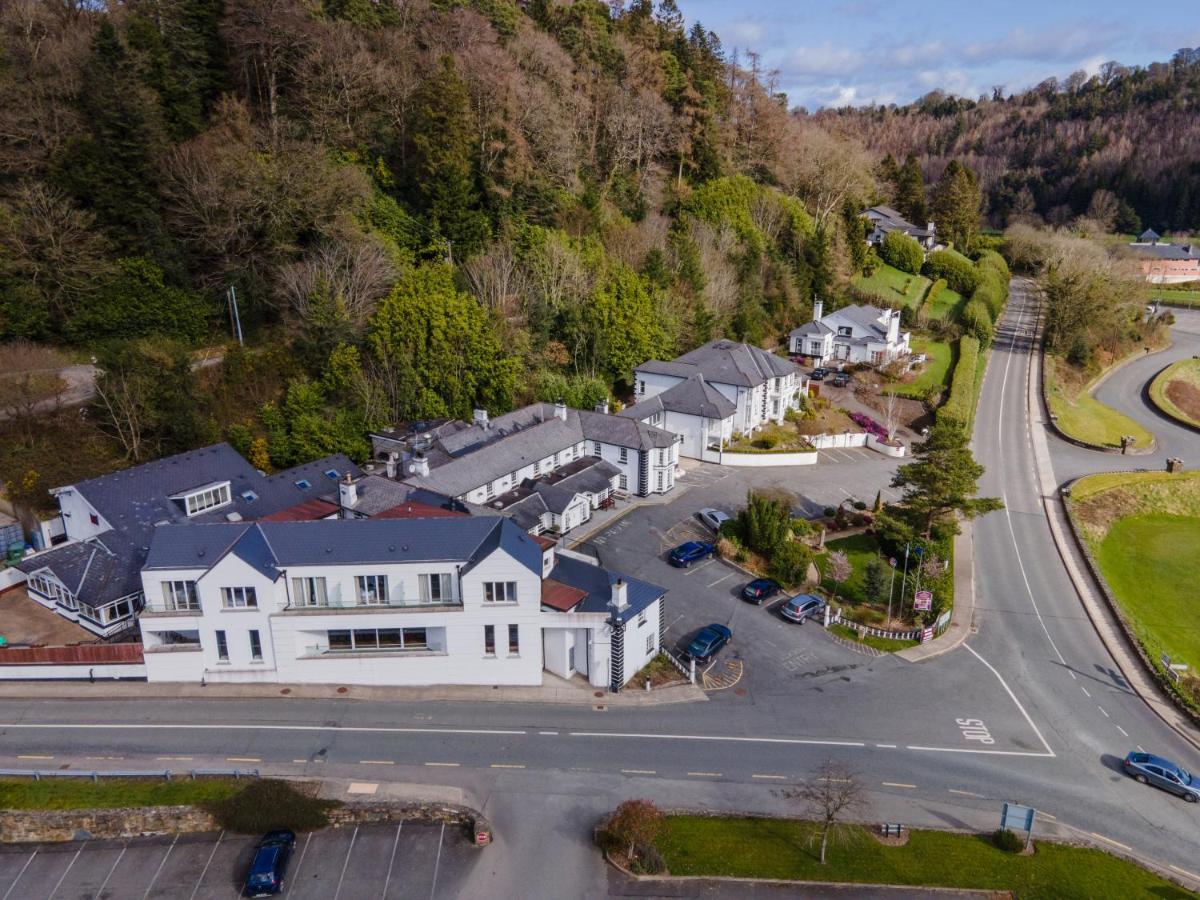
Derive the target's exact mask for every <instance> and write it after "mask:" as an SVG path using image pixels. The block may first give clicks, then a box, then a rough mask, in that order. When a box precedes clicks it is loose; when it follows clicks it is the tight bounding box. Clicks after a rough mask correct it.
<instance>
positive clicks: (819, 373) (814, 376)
mask: <svg viewBox="0 0 1200 900" xmlns="http://www.w3.org/2000/svg"><path fill="white" fill-rule="evenodd" d="M828 374H829V370H828V369H826V368H823V367H822V366H817V368H815V369H813V370H812V371H811V372H809V373H808V380H809V381H824V380H825V376H826V375H828Z"/></svg>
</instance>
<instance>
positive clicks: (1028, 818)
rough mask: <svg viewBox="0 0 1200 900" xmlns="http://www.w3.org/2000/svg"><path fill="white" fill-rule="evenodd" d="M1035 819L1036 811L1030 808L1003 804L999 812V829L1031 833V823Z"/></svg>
mask: <svg viewBox="0 0 1200 900" xmlns="http://www.w3.org/2000/svg"><path fill="white" fill-rule="evenodd" d="M1035 818H1037V810H1036V809H1034V808H1033V807H1032V806H1019V805H1017V804H1016V803H1005V804H1004V808H1003V809H1002V810H1001V811H1000V827H1001V828H1007V829H1009V830H1010V831H1025V832H1029V833H1032V832H1033V821H1034V819H1035Z"/></svg>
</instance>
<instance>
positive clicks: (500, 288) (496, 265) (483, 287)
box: [463, 241, 526, 319]
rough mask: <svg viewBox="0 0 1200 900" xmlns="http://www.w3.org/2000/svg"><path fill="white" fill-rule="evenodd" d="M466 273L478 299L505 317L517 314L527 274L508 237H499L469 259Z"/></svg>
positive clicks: (465, 269) (464, 267) (464, 271)
mask: <svg viewBox="0 0 1200 900" xmlns="http://www.w3.org/2000/svg"><path fill="white" fill-rule="evenodd" d="M463 273H464V274H465V275H466V276H467V283H468V284H469V285H470V287H471V293H472V294H474V296H475V299H476V300H478V301H479V302H480V303H482V304H483V305H484V306H486V307H487V308H488V309H491V310H495V311H496V312H497V313H499V314H500V315H501V316H504V317H505V318H506V319H511V318H513V317H514V316H516V315H518V313H519V312H520V310H521V306H522V298H523V295H524V294H525V290H526V283H525V279H526V276H525V271H524V269H522V268H521V266H520V264H519V263H518V262H517V257H516V254H515V253H513V249H512V245H511V244H510V243H509V242H508V241H498V242H496V243H495V244H492V246H490V247H488V249H487V250H486V252H484V253H481V254H480V255H478V256H475V257H473V258H471V259H470V260H468V261H467V262H466V264H465V265H464V266H463Z"/></svg>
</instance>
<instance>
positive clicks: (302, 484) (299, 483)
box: [296, 478, 312, 491]
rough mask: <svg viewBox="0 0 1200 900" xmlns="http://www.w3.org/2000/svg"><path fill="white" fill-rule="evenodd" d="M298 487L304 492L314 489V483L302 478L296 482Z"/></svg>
mask: <svg viewBox="0 0 1200 900" xmlns="http://www.w3.org/2000/svg"><path fill="white" fill-rule="evenodd" d="M296 487H298V488H300V490H302V491H307V490H308V489H309V488H310V487H312V483H311V482H309V480H308V479H307V478H301V479H300V480H299V481H297V482H296Z"/></svg>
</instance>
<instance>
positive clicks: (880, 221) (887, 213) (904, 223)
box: [863, 205, 934, 237]
mask: <svg viewBox="0 0 1200 900" xmlns="http://www.w3.org/2000/svg"><path fill="white" fill-rule="evenodd" d="M871 213H874V214H875V216H877V217H878V218H874V217H872V216H871ZM863 215H864V216H866V217H868V218H871V219H872V220H873V221H874V222H875V224H876V225H877V226H878V227H879V228H880V229H881V230H882V231H904V232H906V233H908V234H911V235H912V236H913V237H932V236H933V234H934V232H932V231H930V230H929V229H928V228H925V227H923V226H921V225H914V224H913V223H912V222H910V221H908V219H906V218H904V216H903V215H901V214H900V213H899V212H898V211H897V210H894V209H892V208H891V207H890V206H882V205H881V206H872V207H871V208H870V209H868V210H867V211H866V212H865V213H863Z"/></svg>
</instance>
